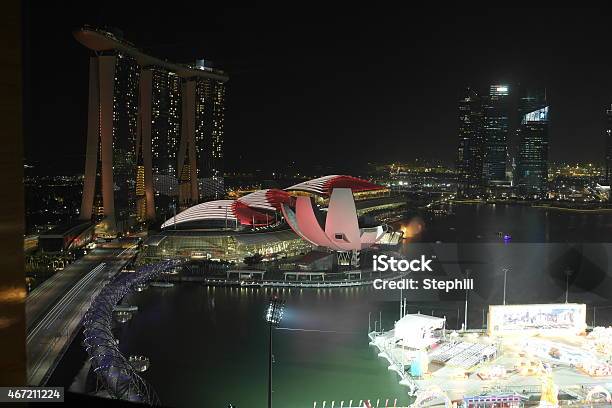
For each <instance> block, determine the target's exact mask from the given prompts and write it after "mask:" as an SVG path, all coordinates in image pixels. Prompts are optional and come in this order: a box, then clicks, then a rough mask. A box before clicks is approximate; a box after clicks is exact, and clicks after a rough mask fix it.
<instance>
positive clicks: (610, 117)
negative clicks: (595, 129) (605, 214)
mask: <svg viewBox="0 0 612 408" xmlns="http://www.w3.org/2000/svg"><path fill="white" fill-rule="evenodd" d="M605 137H606V158H605V160H606V163H605V183H606V185H608V186H609V185H612V106H610V109H608V110H606V129H605ZM609 201H610V202H612V189H611V190H610V196H609Z"/></svg>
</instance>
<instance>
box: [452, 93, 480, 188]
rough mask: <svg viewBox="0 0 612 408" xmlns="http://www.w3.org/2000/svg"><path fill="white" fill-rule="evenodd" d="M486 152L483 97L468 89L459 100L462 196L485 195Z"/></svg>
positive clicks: (459, 184) (458, 169) (459, 181)
mask: <svg viewBox="0 0 612 408" xmlns="http://www.w3.org/2000/svg"><path fill="white" fill-rule="evenodd" d="M484 153H485V139H484V132H483V109H482V98H481V97H480V95H478V93H477V92H476V91H474V90H473V89H471V88H467V89H466V90H465V93H464V95H463V97H462V98H461V99H460V100H459V146H458V151H457V173H458V175H457V194H458V196H460V197H480V196H481V195H482V194H483V192H484V177H483V174H484V172H483V165H484Z"/></svg>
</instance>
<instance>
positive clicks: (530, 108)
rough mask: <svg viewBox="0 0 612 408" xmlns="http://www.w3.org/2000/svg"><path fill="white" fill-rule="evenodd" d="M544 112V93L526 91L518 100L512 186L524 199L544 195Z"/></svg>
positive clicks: (545, 189)
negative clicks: (517, 137) (516, 158)
mask: <svg viewBox="0 0 612 408" xmlns="http://www.w3.org/2000/svg"><path fill="white" fill-rule="evenodd" d="M548 111H549V107H548V105H547V104H546V91H545V90H527V91H526V92H525V93H524V94H523V96H522V97H521V98H520V101H519V115H520V118H521V124H520V127H519V137H520V144H519V152H518V160H517V167H516V173H517V174H516V185H517V187H518V190H519V193H520V194H521V195H522V196H523V197H525V198H531V199H543V198H546V196H547V194H548V122H549V117H548Z"/></svg>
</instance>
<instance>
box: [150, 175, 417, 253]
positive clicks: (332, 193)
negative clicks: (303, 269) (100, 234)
mask: <svg viewBox="0 0 612 408" xmlns="http://www.w3.org/2000/svg"><path fill="white" fill-rule="evenodd" d="M404 205H405V200H404V199H403V198H402V197H400V196H391V195H390V192H389V189H388V188H386V187H384V186H381V185H378V184H375V183H372V182H370V181H367V180H363V179H360V178H357V177H353V176H348V175H330V176H324V177H320V178H317V179H312V180H307V181H304V182H301V183H298V184H295V185H292V186H290V187H287V188H285V189H262V190H257V191H255V192H252V193H249V194H246V195H244V196H242V197H240V198H238V199H235V200H229V199H223V200H214V201H207V202H204V203H200V204H197V205H195V206H192V207H190V208H187V209H185V210H184V211H182V212H180V213H178V214H176V215H175V216H173V217H170V218H169V219H167V220H166V221H165V222H164V223H163V224H162V226H161V231H160V232H159V233H157V234H155V235H150V236H149V238H148V239H147V241H145V243H144V248H143V251H142V255H141V259H140V261H141V262H143V263H148V262H153V261H157V260H160V259H166V258H177V257H180V258H191V259H210V260H223V261H229V262H235V263H239V262H241V261H243V260H244V258H245V257H249V256H253V255H255V254H259V255H260V256H262V258H263V259H264V260H277V259H281V258H290V257H299V256H304V255H306V254H308V253H310V252H311V251H312V250H318V251H319V253H326V254H331V255H334V256H335V257H336V260H337V262H340V263H342V264H346V265H357V264H358V259H359V258H358V254H359V252H360V251H361V250H363V249H366V248H369V247H371V246H373V245H376V244H389V243H398V242H399V240H400V239H401V236H402V233H401V232H400V231H398V232H395V231H392V230H390V229H389V228H388V227H387V226H386V225H384V223H381V222H378V221H377V217H376V215H377V214H379V213H381V212H389V211H399V210H400V209H401V208H402V207H403V206H404ZM321 256H322V255H320V256H318V257H321Z"/></svg>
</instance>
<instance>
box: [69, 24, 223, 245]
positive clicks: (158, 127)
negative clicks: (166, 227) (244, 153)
mask: <svg viewBox="0 0 612 408" xmlns="http://www.w3.org/2000/svg"><path fill="white" fill-rule="evenodd" d="M74 36H75V38H76V39H77V40H78V41H79V42H80V43H82V44H83V45H84V46H86V47H87V48H89V49H90V50H92V51H93V56H92V57H91V58H90V69H89V110H88V128H87V152H86V163H85V183H84V186H83V201H82V205H81V212H80V217H81V218H82V219H93V220H95V221H96V222H98V221H102V220H104V222H102V223H101V226H105V227H106V230H107V232H108V234H110V235H113V234H115V233H117V232H121V231H126V230H127V229H129V228H130V227H131V226H132V225H134V224H135V223H136V222H144V221H150V220H153V219H155V218H156V207H157V208H158V209H159V210H160V213H161V214H160V216H161V217H164V214H163V212H164V210H165V209H167V208H168V207H169V205H167V204H175V203H174V202H172V201H173V200H174V199H175V196H177V195H178V196H179V201H180V202H181V203H183V204H185V205H187V204H195V203H197V202H198V200H199V199H200V197H199V195H198V179H197V177H198V173H200V174H201V177H203V180H206V178H207V177H208V178H211V179H213V181H214V180H215V178H220V186H221V188H220V189H219V188H217V189H216V190H214V191H217V193H213V194H212V196H213V197H214V196H215V194H222V190H223V189H222V186H223V178H222V174H223V173H222V167H221V161H222V157H223V155H222V143H223V110H224V101H223V99H224V85H223V84H224V82H226V81H227V80H228V79H229V78H228V77H227V75H225V73H224V72H223V71H221V70H218V69H214V68H212V67H210V64H205V63H196V64H195V65H191V64H190V65H187V64H177V63H172V62H168V61H166V60H161V59H159V58H155V57H152V56H150V55H147V54H145V53H143V52H142V51H140V50H139V49H137V48H136V47H135V46H134V45H133V44H132V43H130V42H128V41H125V40H124V39H123V36H122V33H121V32H119V31H114V32H112V33H111V32H108V31H105V30H99V29H94V28H90V27H84V28H82V29H80V30H77V31H75V33H74ZM198 83H202V84H207V85H206V86H204V85H202V91H201V94H202V96H201V98H202V101H201V103H200V102H198V105H202V106H201V107H200V106H198V109H199V110H198V112H201V114H200V113H198V115H197V116H196V84H198ZM198 100H199V99H198ZM196 118H197V120H198V126H199V123H201V124H202V126H200V127H199V128H198V131H199V133H198V141H199V143H196ZM196 149H198V155H197V157H198V160H196ZM200 167H201V168H200ZM183 168H185V169H186V172H185V171H183ZM179 179H181V180H183V188H179V186H178V185H179ZM154 184H155V192H156V193H157V194H156V196H154ZM143 189H144V192H143ZM181 191H182V192H183V195H184V197H181ZM219 192H221V193H219ZM203 196H204V195H203Z"/></svg>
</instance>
